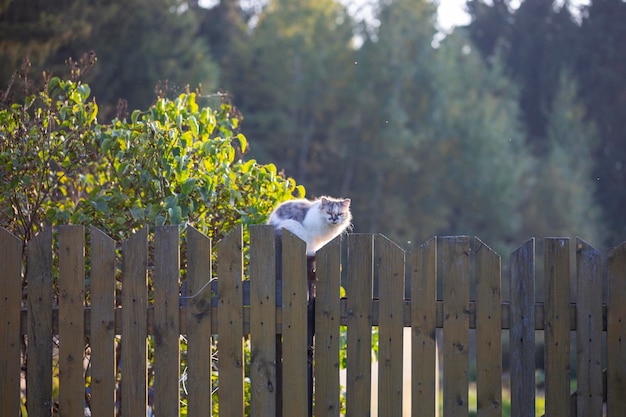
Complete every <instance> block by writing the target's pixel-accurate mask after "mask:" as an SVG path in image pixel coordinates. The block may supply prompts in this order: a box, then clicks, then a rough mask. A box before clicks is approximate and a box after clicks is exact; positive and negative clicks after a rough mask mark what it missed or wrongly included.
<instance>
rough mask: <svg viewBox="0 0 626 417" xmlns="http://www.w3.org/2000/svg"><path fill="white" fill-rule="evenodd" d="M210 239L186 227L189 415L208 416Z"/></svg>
mask: <svg viewBox="0 0 626 417" xmlns="http://www.w3.org/2000/svg"><path fill="white" fill-rule="evenodd" d="M211 276H212V273H211V240H210V239H209V238H208V237H207V236H205V235H204V234H202V233H200V232H199V231H198V230H197V229H195V228H193V227H191V226H188V227H187V280H186V282H187V284H186V285H187V294H186V296H187V297H190V298H187V299H186V300H187V328H186V334H187V414H188V415H189V416H209V415H211V409H212V405H213V402H212V399H211V398H212V396H211V372H212V367H213V361H212V356H211V337H212V335H211V286H210V285H208V283H209V279H210V278H211Z"/></svg>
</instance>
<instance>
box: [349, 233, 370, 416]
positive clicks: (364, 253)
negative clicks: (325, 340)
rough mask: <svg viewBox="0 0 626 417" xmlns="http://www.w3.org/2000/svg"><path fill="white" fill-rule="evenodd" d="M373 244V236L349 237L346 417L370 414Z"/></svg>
mask: <svg viewBox="0 0 626 417" xmlns="http://www.w3.org/2000/svg"><path fill="white" fill-rule="evenodd" d="M373 244H374V240H373V236H372V235H367V234H352V235H348V276H347V279H348V282H347V290H346V293H347V297H348V335H347V339H348V351H347V354H346V355H347V383H346V384H347V386H346V416H347V417H361V416H366V415H369V413H370V401H371V393H372V377H371V370H370V369H371V355H372V326H371V323H370V320H371V316H372V280H373V277H374V265H373V262H374V257H373V255H374V254H373V249H374V248H373Z"/></svg>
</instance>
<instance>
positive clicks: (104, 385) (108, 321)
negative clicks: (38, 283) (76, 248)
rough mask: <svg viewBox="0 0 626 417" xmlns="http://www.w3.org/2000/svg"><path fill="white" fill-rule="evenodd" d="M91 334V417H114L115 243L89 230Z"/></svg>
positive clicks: (94, 229)
mask: <svg viewBox="0 0 626 417" xmlns="http://www.w3.org/2000/svg"><path fill="white" fill-rule="evenodd" d="M89 233H90V243H91V249H90V261H91V293H90V300H91V306H90V307H91V309H90V310H91V326H90V327H91V334H90V335H89V342H90V343H89V344H90V349H91V355H90V374H91V385H90V390H91V401H90V409H91V415H93V416H104V417H113V416H114V415H115V373H116V372H115V241H114V240H113V239H111V238H110V237H109V236H107V235H106V234H104V232H102V231H101V230H99V229H96V228H95V227H93V226H92V227H91V228H90V232H89Z"/></svg>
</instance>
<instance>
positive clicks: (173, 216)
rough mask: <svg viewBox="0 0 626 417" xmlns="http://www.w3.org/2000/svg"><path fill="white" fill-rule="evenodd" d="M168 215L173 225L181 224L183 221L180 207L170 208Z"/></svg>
mask: <svg viewBox="0 0 626 417" xmlns="http://www.w3.org/2000/svg"><path fill="white" fill-rule="evenodd" d="M167 214H169V215H170V223H171V224H180V223H181V219H182V209H181V208H180V206H176V207H170V208H169V209H167Z"/></svg>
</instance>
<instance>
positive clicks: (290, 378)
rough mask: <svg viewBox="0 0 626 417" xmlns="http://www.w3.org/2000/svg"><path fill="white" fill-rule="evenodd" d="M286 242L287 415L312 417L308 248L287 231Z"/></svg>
mask: <svg viewBox="0 0 626 417" xmlns="http://www.w3.org/2000/svg"><path fill="white" fill-rule="evenodd" d="M282 239H283V245H282V249H283V256H282V260H283V267H282V272H283V275H282V278H283V292H282V294H283V414H284V415H286V416H306V415H308V394H307V393H308V380H307V367H306V364H307V360H308V357H307V349H308V344H307V343H306V340H307V325H308V322H307V289H308V283H307V280H306V278H305V277H306V276H307V259H306V247H305V244H304V242H303V241H302V240H300V239H299V238H298V237H296V235H294V234H292V233H290V232H289V231H287V230H283V236H282ZM285 377H287V379H285ZM285 382H287V383H285Z"/></svg>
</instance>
